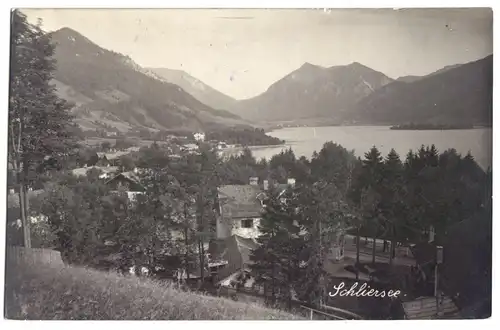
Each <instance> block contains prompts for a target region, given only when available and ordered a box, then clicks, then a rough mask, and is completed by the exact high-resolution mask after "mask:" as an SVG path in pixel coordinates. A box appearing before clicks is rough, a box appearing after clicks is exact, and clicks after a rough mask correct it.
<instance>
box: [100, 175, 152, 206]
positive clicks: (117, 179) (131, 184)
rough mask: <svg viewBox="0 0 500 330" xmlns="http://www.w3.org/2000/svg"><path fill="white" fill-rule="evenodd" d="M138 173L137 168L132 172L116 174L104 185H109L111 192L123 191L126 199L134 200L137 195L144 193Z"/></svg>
mask: <svg viewBox="0 0 500 330" xmlns="http://www.w3.org/2000/svg"><path fill="white" fill-rule="evenodd" d="M138 173H139V170H138V169H137V168H136V169H134V171H129V172H121V173H118V174H116V175H115V176H114V177H112V178H111V179H109V180H108V181H106V184H107V185H109V186H110V187H111V189H112V190H125V191H126V192H127V195H128V198H129V199H130V200H134V199H135V196H136V195H137V194H142V193H143V192H144V191H145V188H144V186H143V185H142V184H141V182H140V179H139V176H138Z"/></svg>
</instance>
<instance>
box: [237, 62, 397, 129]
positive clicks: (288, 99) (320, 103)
mask: <svg viewBox="0 0 500 330" xmlns="http://www.w3.org/2000/svg"><path fill="white" fill-rule="evenodd" d="M391 81H392V79H391V78H389V77H387V76H386V75H384V74H383V73H381V72H378V71H375V70H373V69H370V68H368V67H367V66H364V65H362V64H360V63H358V62H353V63H351V64H348V65H343V66H342V65H341V66H331V67H327V68H326V67H322V66H318V65H313V64H311V63H308V62H306V63H304V64H303V65H302V66H300V67H299V68H298V69H296V70H294V71H292V72H290V73H289V74H287V75H286V76H284V77H283V78H281V79H279V80H278V81H276V82H275V83H273V84H272V85H270V86H269V88H268V89H267V90H266V91H265V92H263V93H262V94H260V95H257V96H255V97H253V98H250V99H246V100H241V101H239V102H238V103H237V105H236V107H235V108H233V110H232V112H233V113H237V114H239V115H240V116H241V117H243V118H247V119H250V120H256V121H268V120H287V119H290V118H293V119H304V118H311V117H330V118H331V119H333V120H335V119H336V117H339V115H340V113H342V112H343V111H346V110H347V109H348V108H349V107H350V106H351V105H352V104H353V103H354V102H355V101H357V100H359V99H360V98H362V97H364V96H365V95H367V94H369V93H371V92H372V91H373V90H374V89H376V88H378V87H381V86H383V85H385V84H388V83H390V82H391ZM304 109H308V110H307V111H306V113H304Z"/></svg>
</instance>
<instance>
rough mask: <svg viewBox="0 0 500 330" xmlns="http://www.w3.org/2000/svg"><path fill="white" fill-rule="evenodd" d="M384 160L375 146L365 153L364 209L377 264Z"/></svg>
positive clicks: (373, 261) (373, 254) (373, 257)
mask: <svg viewBox="0 0 500 330" xmlns="http://www.w3.org/2000/svg"><path fill="white" fill-rule="evenodd" d="M382 160H383V158H382V156H381V154H380V151H379V150H378V149H377V147H375V146H373V147H372V148H371V149H370V151H369V152H367V153H365V159H363V182H364V187H365V190H364V191H365V194H364V197H365V198H364V199H363V201H364V203H363V208H364V209H365V211H366V213H365V214H367V215H368V217H369V219H370V220H369V221H368V223H367V227H368V228H369V230H370V231H371V232H372V235H373V246H372V263H375V252H376V240H377V234H378V231H379V228H380V224H379V221H380V219H379V216H380V210H379V206H378V204H379V201H380V192H379V187H380V186H379V184H380V182H381V180H382V175H383V163H382Z"/></svg>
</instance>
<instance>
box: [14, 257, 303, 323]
mask: <svg viewBox="0 0 500 330" xmlns="http://www.w3.org/2000/svg"><path fill="white" fill-rule="evenodd" d="M5 317H6V318H9V319H29V320H53V319H55V320H84V319H86V320H89V319H90V320H264V319H266V320H269V319H280V320H290V319H299V317H298V316H294V315H291V314H287V313H284V312H281V311H278V310H272V309H266V308H263V307H261V306H257V305H251V304H245V303H241V302H234V301H232V300H228V299H224V298H216V297H210V296H203V295H198V294H195V293H191V292H183V291H180V290H178V289H176V288H174V287H172V285H170V284H165V283H160V282H157V281H153V280H148V279H138V278H135V277H123V276H119V275H117V274H115V273H106V272H100V271H96V270H91V269H87V268H80V267H60V266H52V265H49V264H42V263H41V264H37V265H36V267H33V265H24V266H23V265H16V266H14V265H8V266H7V271H6V291H5Z"/></svg>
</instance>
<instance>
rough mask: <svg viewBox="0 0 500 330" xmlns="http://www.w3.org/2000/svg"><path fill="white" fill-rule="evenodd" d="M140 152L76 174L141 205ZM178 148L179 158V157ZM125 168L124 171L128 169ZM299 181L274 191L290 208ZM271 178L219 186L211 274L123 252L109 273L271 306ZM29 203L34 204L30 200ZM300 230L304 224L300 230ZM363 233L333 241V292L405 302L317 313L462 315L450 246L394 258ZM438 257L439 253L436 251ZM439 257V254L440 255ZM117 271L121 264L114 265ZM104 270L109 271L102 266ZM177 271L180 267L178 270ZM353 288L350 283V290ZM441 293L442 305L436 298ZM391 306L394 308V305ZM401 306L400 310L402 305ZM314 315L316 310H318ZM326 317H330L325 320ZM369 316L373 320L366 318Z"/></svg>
mask: <svg viewBox="0 0 500 330" xmlns="http://www.w3.org/2000/svg"><path fill="white" fill-rule="evenodd" d="M193 137H194V140H195V142H194V143H186V144H163V145H162V148H164V149H166V150H168V151H169V152H170V157H171V159H173V160H176V159H179V158H181V155H199V151H198V149H199V146H200V145H201V144H206V143H205V141H204V134H203V133H196V134H194V136H193ZM208 145H209V146H210V148H212V150H214V151H215V152H217V153H218V154H219V155H221V154H220V151H221V150H223V149H225V148H227V144H226V143H225V142H219V141H210V142H209V143H208ZM139 149H140V148H138V147H129V148H126V149H123V150H117V149H115V148H110V149H109V150H107V152H98V153H97V156H98V158H97V159H95V158H94V159H93V161H92V162H93V163H89V164H84V166H83V167H80V168H75V169H73V170H71V173H72V174H73V175H74V176H75V177H84V176H87V175H88V174H89V173H91V171H97V172H98V173H99V180H101V181H102V182H104V183H105V185H107V186H109V187H110V189H111V190H112V191H116V192H124V191H125V192H126V194H127V197H128V199H129V202H130V203H132V204H133V203H134V202H135V201H136V199H137V195H141V194H144V192H145V191H146V188H145V186H144V184H143V183H142V182H141V174H142V173H144V172H145V171H147V169H146V168H138V167H134V168H133V169H132V170H128V171H124V170H123V169H124V168H123V166H121V165H120V159H121V158H120V157H122V156H125V155H127V154H130V153H133V152H138V151H139ZM173 150H175V151H176V152H177V153H174V152H172V151H173ZM120 169H122V170H123V171H120ZM295 182H296V180H295V178H288V179H287V180H286V182H283V183H278V184H276V185H274V186H273V187H272V189H273V190H277V191H278V197H279V198H280V200H281V202H282V203H286V198H285V197H284V196H285V195H286V194H285V192H287V191H290V190H293V188H294V186H295ZM270 185H271V184H270V182H269V180H261V181H259V178H258V177H249V178H248V182H247V183H246V184H238V185H235V184H231V185H222V186H219V187H218V188H217V201H216V203H215V205H216V206H217V208H216V214H217V219H216V222H215V228H213V230H212V231H213V232H214V233H215V236H214V237H212V238H211V239H210V240H208V241H206V242H204V243H203V245H204V246H203V248H202V250H199V249H200V246H198V250H197V251H194V252H195V253H196V254H199V253H203V254H204V258H205V263H204V266H203V269H202V268H200V264H198V266H197V267H196V268H195V269H191V270H190V271H189V272H186V268H184V267H183V266H182V262H181V261H180V259H179V257H178V256H177V257H176V256H168V255H163V256H159V257H158V258H157V261H156V264H155V265H154V266H153V268H151V265H148V266H145V265H133V266H130V267H129V268H127V269H123V268H122V269H121V270H120V267H123V266H118V264H117V263H116V262H117V261H118V260H120V253H110V254H108V255H107V256H105V257H103V258H102V260H101V261H100V264H101V265H105V266H103V267H105V268H106V267H107V268H109V267H111V268H113V267H118V268H116V270H117V271H121V272H122V273H123V274H131V275H133V276H147V277H150V276H153V277H157V278H160V279H164V280H169V281H173V282H176V283H177V284H179V285H181V284H182V285H186V287H190V288H194V289H196V290H200V289H202V290H203V291H206V292H208V293H211V294H215V295H217V296H225V297H230V298H232V299H235V300H240V301H248V302H253V303H260V304H263V305H264V304H265V301H266V296H268V295H269V292H268V291H269V288H267V287H266V285H259V284H258V283H257V282H256V281H255V278H254V277H253V276H252V271H251V265H252V261H251V257H250V256H251V254H252V252H253V251H254V250H255V249H257V248H258V247H259V243H258V241H257V238H258V237H259V236H260V235H261V232H260V230H259V223H260V221H261V217H262V213H263V212H264V211H265V208H266V204H265V202H266V199H267V198H268V192H269V190H270V189H271V186H270ZM41 193H43V190H33V189H32V188H29V193H28V194H29V195H30V196H37V195H39V194H41ZM28 200H29V199H28ZM9 203H10V204H9V207H15V206H16V204H17V206H18V203H19V202H18V197H17V194H16V193H15V192H14V190H13V189H11V191H10V193H9ZM31 221H32V222H37V221H47V219H46V217H44V216H43V215H32V216H31ZM19 225H20V223H19ZM297 225H298V224H297ZM353 229H355V228H354V227H352V226H350V227H349V226H347V225H345V224H344V225H340V227H338V228H336V230H335V233H334V236H330V239H329V241H328V242H325V244H326V245H327V246H325V251H326V253H325V255H324V256H323V258H324V260H323V267H324V270H325V271H326V273H327V274H328V277H329V280H328V283H329V285H328V287H326V285H325V287H324V290H325V292H327V291H328V290H333V288H334V287H335V285H339V284H341V285H342V286H350V285H351V284H353V283H354V285H357V284H358V283H365V285H366V284H367V283H369V284H370V285H372V286H375V287H378V288H380V289H381V290H383V289H388V288H391V289H394V290H399V291H401V292H403V294H402V296H401V297H400V298H399V299H386V300H385V303H383V304H382V303H380V298H378V299H379V301H374V300H373V299H372V300H371V303H370V304H368V305H365V306H363V303H362V302H361V301H362V300H360V299H357V298H353V297H340V296H337V297H332V296H331V295H330V297H327V298H325V301H324V305H323V306H322V309H321V310H316V309H314V311H315V312H317V313H320V314H321V315H322V316H323V317H325V315H326V317H327V318H336V319H338V318H343V317H346V318H362V316H360V314H362V315H366V311H367V310H370V311H371V312H372V313H373V312H374V311H375V313H377V312H378V313H382V314H383V315H386V316H385V317H399V318H408V319H422V318H434V317H446V318H450V317H456V316H458V315H459V310H458V308H457V306H456V305H455V303H454V302H453V299H452V298H454V297H447V296H445V295H444V294H443V293H442V291H438V288H437V283H438V279H437V276H439V275H438V272H437V270H436V268H437V267H436V266H437V265H439V264H440V263H442V253H443V252H442V249H443V247H442V246H436V244H435V242H434V232H433V231H432V228H431V231H429V234H428V235H429V240H428V242H427V243H424V244H423V243H419V244H418V245H416V244H412V243H409V242H405V243H404V244H403V242H395V244H396V246H395V248H394V249H393V251H394V252H393V255H392V256H391V255H390V252H389V251H391V250H392V249H391V248H390V244H391V242H390V241H386V240H384V239H371V238H370V239H367V238H364V239H361V238H360V242H358V243H357V237H356V234H355V230H353ZM171 235H172V236H174V237H178V238H179V240H182V239H183V238H182V237H183V233H182V231H173V232H171ZM116 244H117V242H114V241H113V240H112V239H111V240H108V241H106V243H105V245H107V246H109V247H110V248H111V250H112V247H113V246H115V245H116ZM436 251H437V252H436ZM436 253H437V254H436ZM113 265H115V266H113ZM98 267H101V266H98ZM176 267H177V268H176ZM348 284H349V285H348ZM437 295H439V297H440V298H439V300H437V299H436V297H437ZM293 297H294V298H293V299H294V303H295V304H296V305H297V306H301V307H302V308H307V307H304V305H305V304H304V302H301V301H299V300H297V297H296V295H295V294H294V295H293ZM387 302H388V303H387ZM375 305H379V306H381V305H383V306H384V308H385V310H384V311H377V309H375V308H374V306H375ZM394 306H396V307H394ZM312 310H313V309H311V311H312ZM325 313H326V314H325ZM365 317H366V316H365Z"/></svg>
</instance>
